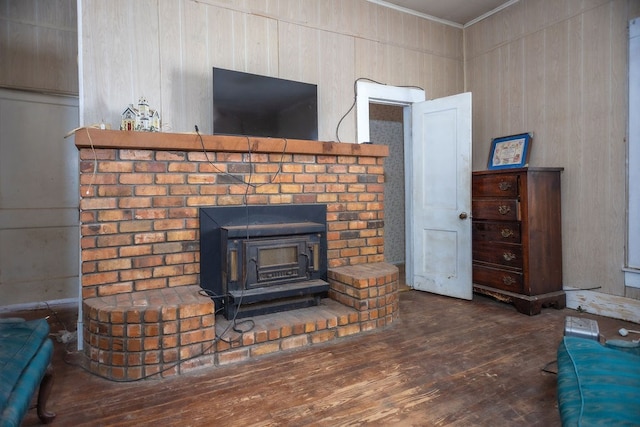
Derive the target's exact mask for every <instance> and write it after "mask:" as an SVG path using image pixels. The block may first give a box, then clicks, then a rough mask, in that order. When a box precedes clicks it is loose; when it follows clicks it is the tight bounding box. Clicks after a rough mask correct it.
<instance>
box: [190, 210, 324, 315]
mask: <svg viewBox="0 0 640 427" xmlns="http://www.w3.org/2000/svg"><path fill="white" fill-rule="evenodd" d="M326 212H327V208H326V205H268V206H262V205H260V206H230V207H221V206H219V207H206V208H200V277H201V279H200V282H201V283H200V286H201V287H202V288H203V289H204V290H205V291H206V292H207V293H208V295H209V296H211V298H212V299H213V301H214V303H215V305H216V311H222V313H223V314H224V316H225V318H227V319H235V318H242V317H248V316H255V315H260V314H267V313H273V312H278V311H285V310H292V309H296V308H302V307H310V306H313V305H318V304H319V302H320V299H321V298H323V297H326V295H327V292H328V290H329V285H328V283H327V282H326V276H327V232H326V228H327V227H326V217H327V213H326Z"/></svg>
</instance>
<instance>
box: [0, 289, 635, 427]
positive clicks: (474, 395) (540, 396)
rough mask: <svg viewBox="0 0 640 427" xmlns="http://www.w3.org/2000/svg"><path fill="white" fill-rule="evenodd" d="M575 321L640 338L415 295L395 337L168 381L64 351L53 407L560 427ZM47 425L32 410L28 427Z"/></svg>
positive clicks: (78, 417) (227, 417)
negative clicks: (88, 362) (566, 344)
mask: <svg viewBox="0 0 640 427" xmlns="http://www.w3.org/2000/svg"><path fill="white" fill-rule="evenodd" d="M568 315H571V316H584V317H587V318H591V319H596V320H598V323H599V326H600V331H601V333H602V334H603V335H604V336H605V337H608V338H614V337H615V335H617V333H616V331H617V330H618V329H619V328H620V327H627V328H630V329H638V327H637V325H633V324H631V323H629V322H622V321H618V320H614V319H609V318H603V317H598V316H593V315H588V314H580V313H577V312H575V311H573V310H569V309H564V310H555V309H552V308H545V309H543V311H542V313H541V314H540V315H537V316H531V317H529V316H525V315H523V314H519V313H517V312H516V311H515V309H514V308H513V307H512V306H510V305H507V304H503V303H499V302H497V301H494V300H492V299H489V298H487V297H483V296H474V300H473V301H461V300H456V299H451V298H446V297H441V296H436V295H432V294H428V293H423V292H418V291H413V290H411V291H406V292H401V293H400V319H399V320H398V321H396V322H394V323H393V324H392V325H391V326H389V327H386V328H384V329H381V330H375V331H372V332H367V333H364V334H360V335H358V336H352V337H347V338H342V339H339V340H335V341H331V342H329V343H325V344H321V345H315V346H313V347H311V348H303V349H298V350H293V351H290V352H285V353H280V354H276V355H269V356H265V357H263V358H260V359H257V360H251V361H249V362H246V363H242V364H236V365H233V366H224V367H214V368H203V369H200V370H197V371H194V372H191V373H189V374H187V375H182V376H177V377H172V378H168V379H163V380H144V381H139V382H133V383H115V382H110V381H107V380H104V379H101V378H98V377H96V376H94V375H92V374H89V373H87V372H85V371H83V370H82V369H81V368H80V367H78V366H77V365H75V364H74V363H76V362H77V361H78V358H79V357H80V356H79V355H78V354H77V353H75V354H74V353H70V354H67V353H66V352H65V349H64V346H63V345H62V344H60V343H57V342H56V352H55V356H54V369H55V380H54V381H55V382H54V386H53V393H52V396H51V398H50V401H49V405H48V407H49V409H50V410H53V411H55V412H57V414H58V415H57V418H56V420H55V421H54V423H53V424H52V425H54V426H56V425H57V426H113V425H121V426H141V425H162V426H215V425H228V426H307V425H317V426H354V425H363V424H367V425H384V426H390V425H401V426H511V425H514V426H515V425H517V426H555V425H559V423H560V422H559V415H558V409H557V404H556V394H555V393H556V376H555V375H554V374H553V373H549V372H546V371H543V368H545V366H547V365H549V369H550V370H554V369H555V365H554V364H549V363H550V362H553V361H554V360H555V357H556V348H557V345H558V342H559V340H560V339H561V337H562V334H563V329H564V319H565V316H568ZM2 317H7V316H6V315H4V314H3V316H2ZM50 322H51V324H52V330H53V331H56V330H57V329H56V327H58V329H59V328H60V325H59V324H60V323H65V324H67V325H74V324H75V313H74V312H73V310H66V311H59V312H58V313H57V315H55V316H52V317H51V318H50ZM56 325H57V326H56ZM617 338H619V337H617ZM627 338H633V337H627ZM63 359H66V360H68V361H69V362H70V363H65V362H64V361H63ZM36 425H40V424H39V421H38V419H37V417H36V415H35V411H34V410H31V411H30V412H29V414H28V415H27V418H26V420H25V422H24V423H23V426H36Z"/></svg>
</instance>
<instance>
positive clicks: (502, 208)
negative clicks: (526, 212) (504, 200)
mask: <svg viewBox="0 0 640 427" xmlns="http://www.w3.org/2000/svg"><path fill="white" fill-rule="evenodd" d="M498 212H500V215H506V214H508V213H509V212H511V208H510V207H509V206H507V205H501V206H498Z"/></svg>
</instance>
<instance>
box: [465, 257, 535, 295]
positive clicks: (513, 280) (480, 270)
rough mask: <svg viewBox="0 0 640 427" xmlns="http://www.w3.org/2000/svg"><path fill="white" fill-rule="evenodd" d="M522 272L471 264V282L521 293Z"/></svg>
mask: <svg viewBox="0 0 640 427" xmlns="http://www.w3.org/2000/svg"><path fill="white" fill-rule="evenodd" d="M523 280H524V279H523V274H522V272H518V271H510V270H503V269H499V268H493V267H489V266H486V265H480V264H473V283H476V284H478V285H485V286H490V287H492V288H496V289H502V290H503V291H510V292H515V293H522V291H523V283H524V282H523Z"/></svg>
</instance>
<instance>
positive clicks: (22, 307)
mask: <svg viewBox="0 0 640 427" xmlns="http://www.w3.org/2000/svg"><path fill="white" fill-rule="evenodd" d="M76 305H78V299H77V298H65V299H56V300H51V301H40V302H29V303H25V304H13V305H4V306H0V313H7V312H13V311H29V310H41V309H44V308H60V307H69V306H76Z"/></svg>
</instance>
